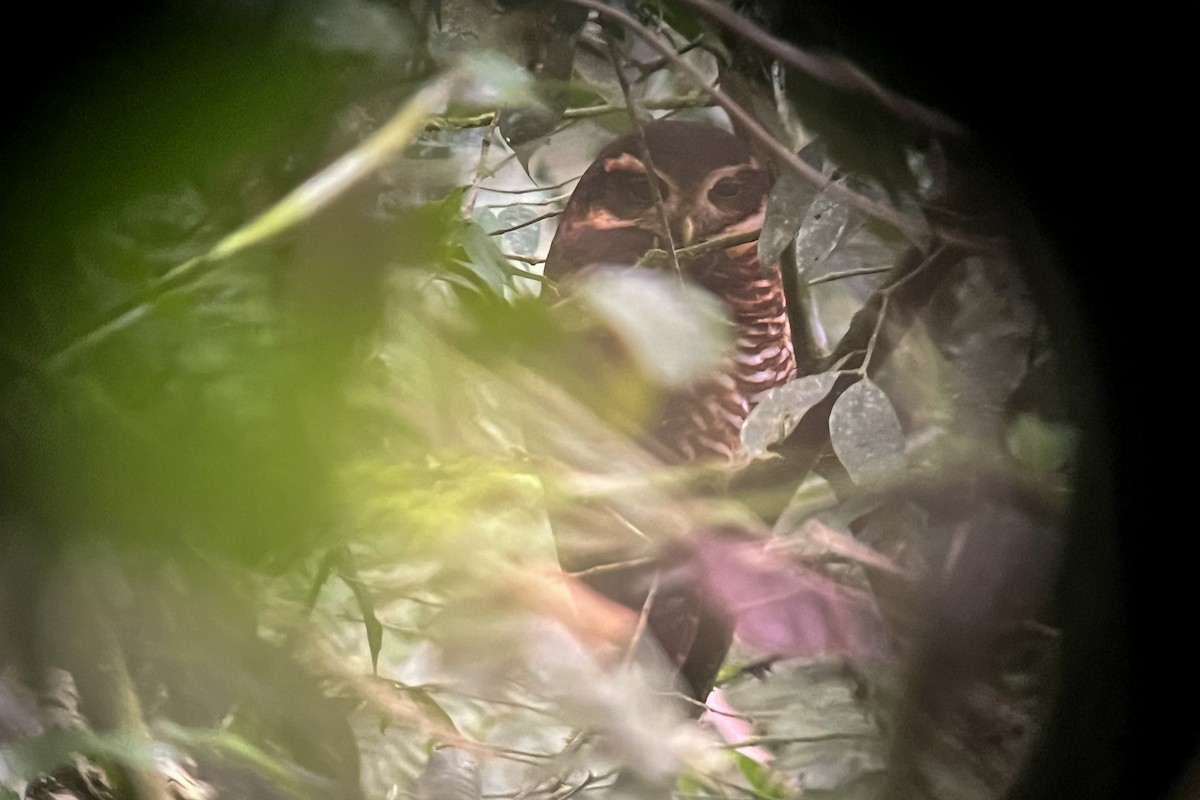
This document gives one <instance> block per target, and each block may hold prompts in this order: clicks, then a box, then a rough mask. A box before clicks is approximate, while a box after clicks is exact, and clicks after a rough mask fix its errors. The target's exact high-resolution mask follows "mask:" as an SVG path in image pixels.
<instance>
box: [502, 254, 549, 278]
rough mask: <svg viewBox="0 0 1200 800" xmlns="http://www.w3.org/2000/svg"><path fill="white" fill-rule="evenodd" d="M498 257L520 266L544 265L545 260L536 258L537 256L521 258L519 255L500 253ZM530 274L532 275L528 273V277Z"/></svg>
mask: <svg viewBox="0 0 1200 800" xmlns="http://www.w3.org/2000/svg"><path fill="white" fill-rule="evenodd" d="M500 255H502V256H504V257H505V258H507V259H509V260H510V261H520V262H521V263H522V264H545V263H546V259H544V258H538V257H537V256H523V255H520V254H519V253H501V254H500ZM532 274H533V273H529V275H532ZM529 275H524V276H522V277H529ZM538 277H539V278H541V277H542V276H541V275H539V276H538Z"/></svg>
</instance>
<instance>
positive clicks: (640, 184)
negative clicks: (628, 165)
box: [617, 177, 654, 206]
mask: <svg viewBox="0 0 1200 800" xmlns="http://www.w3.org/2000/svg"><path fill="white" fill-rule="evenodd" d="M617 188H618V191H619V192H620V195H621V199H622V200H623V201H625V202H626V203H628V204H629V205H634V206H648V205H650V204H651V203H653V202H654V196H653V195H652V194H651V193H650V182H649V181H647V180H646V179H645V178H642V177H636V178H627V179H625V180H623V181H621V182H619V183H618V184H617Z"/></svg>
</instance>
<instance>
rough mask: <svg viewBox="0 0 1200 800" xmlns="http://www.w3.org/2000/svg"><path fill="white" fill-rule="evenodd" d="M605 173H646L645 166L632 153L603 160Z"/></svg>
mask: <svg viewBox="0 0 1200 800" xmlns="http://www.w3.org/2000/svg"><path fill="white" fill-rule="evenodd" d="M604 171H605V172H641V173H643V174H644V173H645V172H646V165H645V164H643V163H642V160H641V159H640V158H638V157H637V156H635V155H634V154H633V153H621V155H619V156H615V157H614V158H606V159H605V160H604Z"/></svg>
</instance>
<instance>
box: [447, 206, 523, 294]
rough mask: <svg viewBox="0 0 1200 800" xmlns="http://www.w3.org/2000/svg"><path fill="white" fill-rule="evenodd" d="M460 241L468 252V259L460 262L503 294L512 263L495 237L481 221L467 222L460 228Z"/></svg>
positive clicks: (490, 287) (484, 282)
mask: <svg viewBox="0 0 1200 800" xmlns="http://www.w3.org/2000/svg"><path fill="white" fill-rule="evenodd" d="M459 243H460V244H461V245H462V248H463V250H464V251H466V254H467V260H466V261H460V262H459V264H460V265H461V266H463V267H465V268H466V269H467V270H468V271H469V272H470V273H471V274H473V275H474V276H475V277H477V278H479V280H480V281H481V282H482V283H483V285H485V286H487V287H488V288H489V289H491V290H492V291H493V292H494V293H496V294H502V293H503V292H504V285H505V284H506V283H507V282H508V276H509V274H510V273H511V271H512V265H511V264H509V263H508V259H507V258H505V257H504V254H503V253H501V252H500V248H498V247H496V241H495V239H493V238H492V237H491V236H488V234H487V231H485V230H484V229H483V228H482V227H481V226H480V225H479V223H477V222H467V223H464V224H463V226H462V227H461V228H460V230H459Z"/></svg>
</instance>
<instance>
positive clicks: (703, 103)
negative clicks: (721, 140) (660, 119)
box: [425, 51, 713, 131]
mask: <svg viewBox="0 0 1200 800" xmlns="http://www.w3.org/2000/svg"><path fill="white" fill-rule="evenodd" d="M681 52H686V51H681ZM658 60H661V61H665V62H667V63H669V59H658ZM639 69H640V67H639ZM711 105H713V101H712V100H711V99H710V98H708V97H705V96H703V95H701V94H696V93H689V94H684V95H679V96H678V97H665V98H663V99H661V100H647V101H645V102H644V103H642V108H645V109H647V110H650V111H678V110H680V109H684V108H704V107H707V106H711ZM624 111H625V106H623V105H619V104H616V103H604V104H601V105H595V106H580V107H578V108H568V109H567V110H566V111H564V112H563V113H562V118H563V119H586V118H588V117H602V116H604V115H605V114H617V113H622V112H624ZM495 118H496V112H495V111H487V112H485V113H483V114H475V115H474V116H470V117H433V118H431V119H430V120H429V121H428V122H427V123H425V130H427V131H443V130H466V129H469V128H482V127H484V126H486V125H491V124H492V122H493V121H494V120H495Z"/></svg>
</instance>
